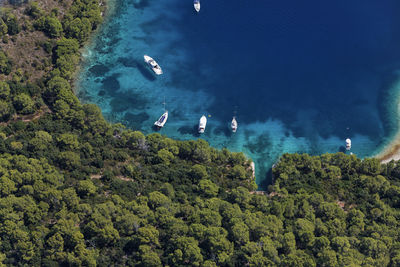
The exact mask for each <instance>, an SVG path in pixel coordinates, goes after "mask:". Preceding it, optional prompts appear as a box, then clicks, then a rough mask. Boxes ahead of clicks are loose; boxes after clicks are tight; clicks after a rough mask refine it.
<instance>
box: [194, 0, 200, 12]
mask: <svg viewBox="0 0 400 267" xmlns="http://www.w3.org/2000/svg"><path fill="white" fill-rule="evenodd" d="M193 6H194V10H196V12H200V0H194V2H193Z"/></svg>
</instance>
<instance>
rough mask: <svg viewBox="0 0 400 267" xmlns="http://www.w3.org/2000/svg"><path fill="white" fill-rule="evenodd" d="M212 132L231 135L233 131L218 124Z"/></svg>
mask: <svg viewBox="0 0 400 267" xmlns="http://www.w3.org/2000/svg"><path fill="white" fill-rule="evenodd" d="M214 133H215V134H217V135H222V134H223V135H225V136H226V137H232V135H234V133H233V132H232V130H231V129H229V128H228V127H226V126H219V127H217V128H215V130H214Z"/></svg>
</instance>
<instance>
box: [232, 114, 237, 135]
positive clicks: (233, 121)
mask: <svg viewBox="0 0 400 267" xmlns="http://www.w3.org/2000/svg"><path fill="white" fill-rule="evenodd" d="M237 127H238V123H237V121H236V117H233V119H232V122H231V128H232V132H234V133H236V130H237Z"/></svg>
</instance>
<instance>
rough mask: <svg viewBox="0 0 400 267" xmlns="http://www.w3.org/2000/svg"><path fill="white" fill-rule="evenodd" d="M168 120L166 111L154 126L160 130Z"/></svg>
mask: <svg viewBox="0 0 400 267" xmlns="http://www.w3.org/2000/svg"><path fill="white" fill-rule="evenodd" d="M167 120H168V110H166V111H165V112H164V114H162V115H161V117H160V118H159V119H158V120H157V121H156V122H155V123H154V125H155V126H157V127H159V128H162V127H164V125H165V123H166V122H167Z"/></svg>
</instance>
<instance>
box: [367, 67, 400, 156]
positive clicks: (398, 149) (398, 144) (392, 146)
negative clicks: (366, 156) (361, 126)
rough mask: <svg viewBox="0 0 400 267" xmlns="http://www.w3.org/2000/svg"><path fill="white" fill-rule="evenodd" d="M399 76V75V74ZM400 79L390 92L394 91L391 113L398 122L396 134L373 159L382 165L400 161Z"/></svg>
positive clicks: (396, 122)
mask: <svg viewBox="0 0 400 267" xmlns="http://www.w3.org/2000/svg"><path fill="white" fill-rule="evenodd" d="M397 74H398V73H397ZM399 89H400V79H398V80H397V81H396V82H395V83H394V84H393V85H392V88H391V89H390V90H392V91H393V96H392V97H393V99H394V101H393V103H392V105H393V107H392V108H391V110H389V111H388V112H389V113H392V114H395V116H396V120H395V124H396V128H397V129H396V132H395V133H394V135H393V136H392V137H389V138H388V139H389V140H390V141H389V142H388V143H387V144H385V145H383V147H382V149H381V150H380V152H379V153H377V154H376V155H373V156H372V157H374V158H377V159H378V160H379V161H380V162H381V163H388V162H390V161H392V160H394V161H397V160H400V118H399V117H400V93H399V91H400V90H399Z"/></svg>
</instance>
